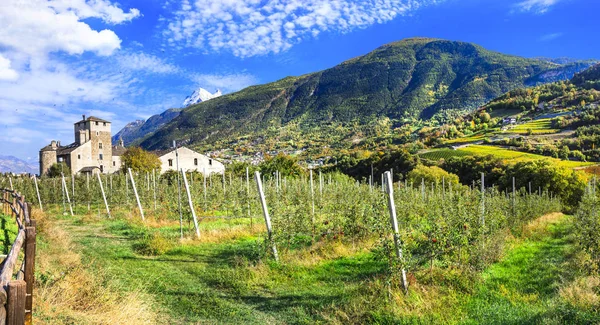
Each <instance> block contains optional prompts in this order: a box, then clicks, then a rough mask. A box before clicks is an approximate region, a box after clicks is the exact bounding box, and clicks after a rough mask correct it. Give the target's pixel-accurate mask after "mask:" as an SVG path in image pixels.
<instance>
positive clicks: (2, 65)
mask: <svg viewBox="0 0 600 325" xmlns="http://www.w3.org/2000/svg"><path fill="white" fill-rule="evenodd" d="M17 78H19V74H18V73H17V71H15V70H13V69H11V67H10V60H9V59H7V58H5V57H4V56H2V54H1V53H0V80H9V81H12V80H16V79H17Z"/></svg>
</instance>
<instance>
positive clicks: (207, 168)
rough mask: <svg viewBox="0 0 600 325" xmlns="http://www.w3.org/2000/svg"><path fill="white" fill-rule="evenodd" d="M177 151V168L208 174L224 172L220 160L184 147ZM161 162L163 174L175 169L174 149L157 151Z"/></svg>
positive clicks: (223, 166)
mask: <svg viewBox="0 0 600 325" xmlns="http://www.w3.org/2000/svg"><path fill="white" fill-rule="evenodd" d="M177 152H178V153H179V169H182V168H183V170H184V171H188V172H189V171H197V172H200V173H206V174H207V175H208V174H222V173H223V172H225V165H223V164H222V163H221V162H220V161H217V160H215V159H213V158H210V157H208V156H205V155H203V154H200V153H197V152H195V151H194V150H191V149H188V148H186V147H181V148H178V149H177ZM157 155H158V158H159V159H160V163H161V170H160V173H161V174H163V173H165V172H167V171H169V170H177V157H176V155H175V149H170V150H169V151H163V152H157Z"/></svg>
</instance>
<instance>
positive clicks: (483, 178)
mask: <svg viewBox="0 0 600 325" xmlns="http://www.w3.org/2000/svg"><path fill="white" fill-rule="evenodd" d="M481 225H482V226H483V227H485V174H484V173H481Z"/></svg>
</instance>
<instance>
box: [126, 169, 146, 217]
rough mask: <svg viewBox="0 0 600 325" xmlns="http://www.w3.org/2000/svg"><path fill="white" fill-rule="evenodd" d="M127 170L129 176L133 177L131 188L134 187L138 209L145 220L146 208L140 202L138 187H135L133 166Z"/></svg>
mask: <svg viewBox="0 0 600 325" xmlns="http://www.w3.org/2000/svg"><path fill="white" fill-rule="evenodd" d="M127 172H128V173H129V178H130V179H131V188H133V194H134V195H135V200H136V201H137V205H138V209H139V210H140V215H141V216H142V220H143V221H145V220H146V218H144V209H143V208H142V203H141V202H140V197H139V196H138V192H137V188H136V187H135V180H134V179H133V173H132V172H131V168H127Z"/></svg>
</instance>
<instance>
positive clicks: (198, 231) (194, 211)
mask: <svg viewBox="0 0 600 325" xmlns="http://www.w3.org/2000/svg"><path fill="white" fill-rule="evenodd" d="M181 175H182V176H183V185H184V186H185V192H186V193H187V197H188V202H189V203H190V210H192V217H193V218H194V227H196V237H197V238H200V229H199V228H198V218H197V217H196V209H194V202H192V194H190V187H189V185H188V181H187V176H185V172H184V171H183V168H182V169H181Z"/></svg>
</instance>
